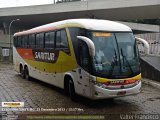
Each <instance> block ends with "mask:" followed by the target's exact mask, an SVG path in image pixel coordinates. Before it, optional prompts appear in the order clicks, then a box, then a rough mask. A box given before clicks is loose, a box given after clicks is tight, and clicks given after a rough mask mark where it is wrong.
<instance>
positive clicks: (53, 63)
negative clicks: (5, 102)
mask: <svg viewBox="0 0 160 120" xmlns="http://www.w3.org/2000/svg"><path fill="white" fill-rule="evenodd" d="M136 39H137V40H140V41H141V42H143V43H144V45H145V46H146V52H147V51H148V44H147V43H146V42H145V41H144V40H142V39H139V38H135V37H134V35H133V33H132V30H131V29H130V28H129V27H127V26H126V25H123V24H120V23H117V22H112V21H107V20H96V19H71V20H64V21H59V22H55V23H51V24H47V25H43V26H40V27H36V28H33V29H30V30H26V31H22V32H18V33H15V34H14V46H13V60H14V66H15V70H16V71H17V72H19V73H20V74H21V76H22V77H23V78H26V79H29V78H30V77H33V78H36V79H38V80H41V81H44V82H46V83H49V84H52V85H54V86H57V87H60V88H62V89H65V91H68V93H69V95H70V97H71V98H72V99H75V95H77V94H78V95H82V96H85V97H88V98H90V99H104V98H113V97H119V96H126V95H132V94H137V93H139V92H140V88H141V72H140V63H139V53H138V49H137V45H136Z"/></svg>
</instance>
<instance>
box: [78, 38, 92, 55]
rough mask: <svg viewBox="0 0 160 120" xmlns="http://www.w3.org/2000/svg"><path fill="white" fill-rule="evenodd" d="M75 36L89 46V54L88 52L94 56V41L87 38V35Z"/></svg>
mask: <svg viewBox="0 0 160 120" xmlns="http://www.w3.org/2000/svg"><path fill="white" fill-rule="evenodd" d="M77 38H78V39H79V40H82V41H84V42H85V43H86V44H87V46H88V48H89V54H90V56H91V57H94V56H95V46H94V43H93V42H92V40H91V39H89V38H87V37H84V36H77Z"/></svg>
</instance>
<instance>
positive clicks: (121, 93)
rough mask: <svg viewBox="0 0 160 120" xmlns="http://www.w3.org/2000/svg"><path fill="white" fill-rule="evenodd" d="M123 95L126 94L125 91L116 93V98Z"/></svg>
mask: <svg viewBox="0 0 160 120" xmlns="http://www.w3.org/2000/svg"><path fill="white" fill-rule="evenodd" d="M125 94H126V91H121V92H118V93H117V95H118V96H122V95H125Z"/></svg>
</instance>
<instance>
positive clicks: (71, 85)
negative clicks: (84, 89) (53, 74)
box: [68, 79, 77, 101]
mask: <svg viewBox="0 0 160 120" xmlns="http://www.w3.org/2000/svg"><path fill="white" fill-rule="evenodd" d="M68 90H69V91H68V92H69V96H70V98H71V100H73V101H77V96H76V93H75V88H74V83H73V81H72V79H69V82H68Z"/></svg>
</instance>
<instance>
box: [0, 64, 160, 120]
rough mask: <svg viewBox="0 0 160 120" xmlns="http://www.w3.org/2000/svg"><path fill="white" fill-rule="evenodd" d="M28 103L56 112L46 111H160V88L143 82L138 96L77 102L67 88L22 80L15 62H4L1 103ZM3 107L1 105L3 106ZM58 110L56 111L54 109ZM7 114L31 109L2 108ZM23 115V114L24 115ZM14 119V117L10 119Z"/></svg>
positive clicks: (0, 66)
mask: <svg viewBox="0 0 160 120" xmlns="http://www.w3.org/2000/svg"><path fill="white" fill-rule="evenodd" d="M17 101H20V102H24V104H25V108H38V109H34V111H36V110H37V112H34V114H42V112H38V110H39V108H44V109H46V110H48V109H50V108H52V112H43V113H45V114H62V115H64V114H72V115H73V114H78V115H84V114H85V115H86V114H92V115H93V114H95V115H97V114H121V113H125V114H130V113H131V114H148V113H151V114H160V89H157V88H154V87H152V86H148V85H145V84H143V87H142V92H141V93H140V94H138V95H135V96H127V97H122V98H115V99H114V101H111V100H99V101H90V100H88V99H85V98H83V97H79V101H78V102H73V101H71V99H70V98H69V97H68V96H66V95H64V94H63V90H61V89H59V88H56V87H54V86H52V85H48V84H46V83H43V82H40V81H37V80H34V79H33V80H30V81H27V80H25V79H22V78H21V77H20V76H19V75H18V74H17V73H16V72H15V71H14V70H13V66H12V65H8V64H0V102H17ZM0 107H1V106H0ZM53 109H54V111H53ZM0 113H1V115H3V116H5V115H6V116H11V117H12V115H17V114H20V115H21V114H29V112H17V111H14V112H13V111H9V110H8V111H5V110H2V109H0ZM20 117H22V115H21V116H20ZM9 120H10V119H9Z"/></svg>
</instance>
